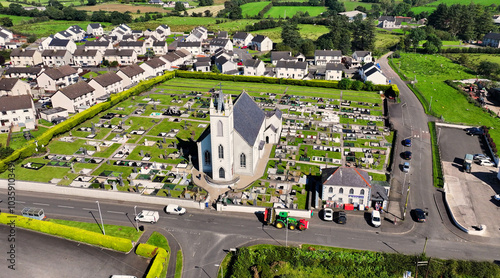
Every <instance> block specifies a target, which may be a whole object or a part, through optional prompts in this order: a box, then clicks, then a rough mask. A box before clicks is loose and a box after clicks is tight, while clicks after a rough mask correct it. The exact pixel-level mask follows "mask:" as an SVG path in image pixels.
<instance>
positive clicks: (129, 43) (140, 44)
mask: <svg viewBox="0 0 500 278" xmlns="http://www.w3.org/2000/svg"><path fill="white" fill-rule="evenodd" d="M118 45H119V46H120V47H143V46H144V41H121V42H120V43H119V44H118Z"/></svg>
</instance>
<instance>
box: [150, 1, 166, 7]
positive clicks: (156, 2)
mask: <svg viewBox="0 0 500 278" xmlns="http://www.w3.org/2000/svg"><path fill="white" fill-rule="evenodd" d="M148 3H149V4H151V5H162V6H163V5H164V3H163V1H161V0H149V2H148Z"/></svg>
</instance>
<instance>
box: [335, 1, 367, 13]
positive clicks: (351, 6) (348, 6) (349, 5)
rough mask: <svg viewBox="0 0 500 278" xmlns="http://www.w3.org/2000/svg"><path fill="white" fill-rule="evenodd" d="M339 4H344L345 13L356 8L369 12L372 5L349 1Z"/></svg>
mask: <svg viewBox="0 0 500 278" xmlns="http://www.w3.org/2000/svg"><path fill="white" fill-rule="evenodd" d="M341 2H343V3H344V6H345V10H346V11H354V9H355V8H356V7H357V6H361V7H365V8H366V9H367V10H370V9H371V8H372V3H365V2H357V1H350V0H342V1H341Z"/></svg>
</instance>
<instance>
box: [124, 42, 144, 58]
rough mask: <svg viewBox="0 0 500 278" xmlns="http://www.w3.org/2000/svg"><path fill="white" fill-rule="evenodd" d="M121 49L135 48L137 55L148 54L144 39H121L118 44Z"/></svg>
mask: <svg viewBox="0 0 500 278" xmlns="http://www.w3.org/2000/svg"><path fill="white" fill-rule="evenodd" d="M118 46H119V48H120V50H122V49H131V50H134V51H135V52H136V53H137V55H144V54H146V46H145V45H144V41H121V42H120V43H119V44H118Z"/></svg>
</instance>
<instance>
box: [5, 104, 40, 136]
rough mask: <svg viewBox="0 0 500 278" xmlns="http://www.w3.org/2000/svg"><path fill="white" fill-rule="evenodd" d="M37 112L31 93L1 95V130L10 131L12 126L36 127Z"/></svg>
mask: <svg viewBox="0 0 500 278" xmlns="http://www.w3.org/2000/svg"><path fill="white" fill-rule="evenodd" d="M35 112H36V110H35V104H34V103H33V100H32V99H31V96H30V95H18V96H2V97H0V132H2V133H7V132H9V129H10V127H11V126H14V127H26V128H28V129H34V128H35V120H36V116H35V115H36V114H35Z"/></svg>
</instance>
